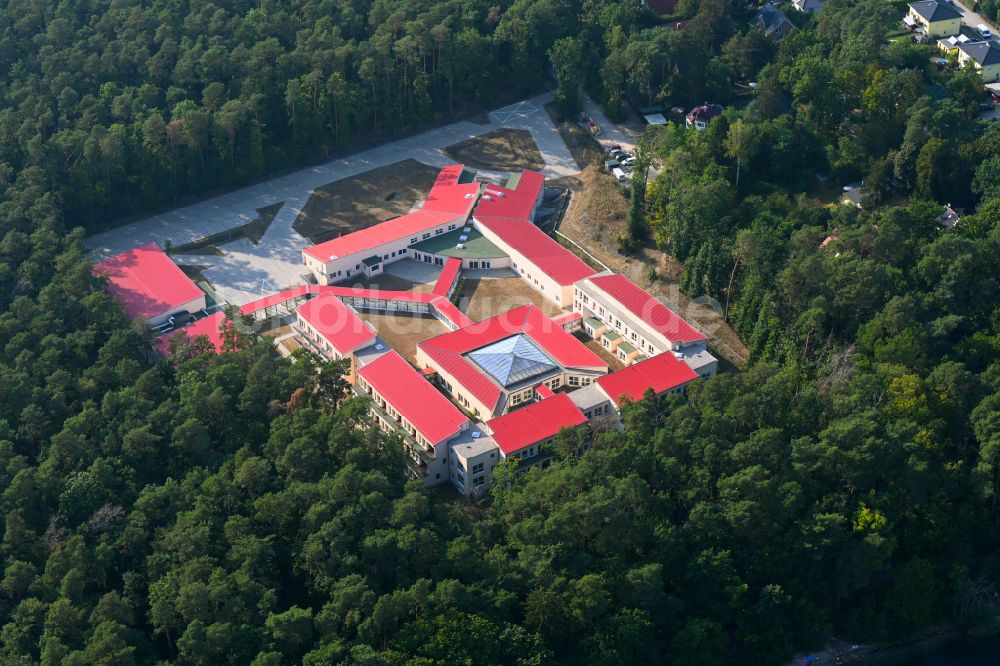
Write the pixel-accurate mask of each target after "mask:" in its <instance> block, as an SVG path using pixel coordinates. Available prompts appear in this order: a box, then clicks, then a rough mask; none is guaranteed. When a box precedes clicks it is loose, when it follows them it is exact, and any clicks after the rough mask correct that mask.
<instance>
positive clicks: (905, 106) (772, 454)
mask: <svg viewBox="0 0 1000 666" xmlns="http://www.w3.org/2000/svg"><path fill="white" fill-rule="evenodd" d="M737 4H739V5H740V7H735V6H734V5H733V3H729V2H727V1H726V0H701V1H700V2H688V1H686V0H682V2H681V3H680V5H679V9H678V18H687V19H690V20H689V21H688V23H687V24H686V25H685V26H684V29H683V30H680V31H678V30H675V29H673V28H672V27H669V26H666V25H658V24H657V22H656V20H655V19H654V18H653V17H652V15H651V14H649V13H648V12H647V11H645V10H644V9H642V8H641V7H640V6H639V4H638V3H636V2H632V1H631V0H620V1H619V0H586V1H585V2H582V3H580V2H569V1H559V0H532V1H527V0H517V1H516V2H513V3H509V2H501V3H499V4H492V3H486V2H477V1H476V0H448V1H444V2H430V1H429V0H422V1H418V2H405V3H404V2H397V1H395V0H385V1H380V2H373V3H367V2H364V3H363V2H353V3H351V2H347V1H342V0H337V1H333V2H295V3H290V4H288V3H285V4H281V3H270V2H265V3H249V4H240V3H233V2H222V3H220V4H198V3H192V2H188V3H158V2H153V3H139V2H134V1H133V0H117V1H116V2H115V3H106V2H99V1H95V2H90V3H87V2H84V3H68V2H62V3H47V4H46V3H25V2H14V3H7V4H6V5H4V6H3V7H2V8H0V70H2V71H3V72H4V73H5V78H4V79H3V81H2V83H0V490H2V492H0V526H2V532H0V534H2V538H0V658H2V659H3V660H6V661H9V662H10V663H37V662H41V663H43V664H131V663H141V664H153V663H157V662H160V661H169V662H178V663H204V664H217V663H233V664H250V663H252V664H257V665H265V664H285V663H300V662H301V663H305V664H316V665H318V664H331V663H345V664H346V663H352V664H354V663H364V664H402V663H416V664H497V663H504V664H526V665H528V664H531V665H533V664H548V663H566V664H571V663H587V664H619V663H629V662H631V663H664V664H677V665H678V666H680V665H682V664H683V665H685V666H688V665H693V664H706V665H709V664H718V663H723V662H732V663H748V664H768V663H782V662H783V661H784V660H786V659H787V658H788V657H789V656H790V655H791V654H792V652H793V651H794V650H796V649H800V648H811V647H813V646H815V645H816V644H817V643H818V642H819V641H821V640H822V639H823V638H824V637H825V636H828V635H831V634H835V635H839V636H847V637H850V638H851V639H852V640H856V641H885V640H894V639H900V638H905V637H908V636H912V635H913V634H914V633H916V632H919V631H920V630H921V629H923V628H925V627H927V626H928V625H931V624H934V623H939V622H949V623H954V624H957V625H960V626H977V627H982V626H983V625H984V624H988V620H989V618H990V617H993V616H995V614H996V608H995V607H994V606H993V604H995V598H996V597H995V590H996V587H997V585H998V583H1000V561H998V558H997V552H998V549H997V546H998V545H1000V543H998V531H997V520H998V511H1000V506H998V497H1000V354H998V350H1000V309H998V298H1000V296H998V290H1000V284H998V275H997V268H996V267H997V265H998V264H1000V185H998V173H1000V165H998V163H997V157H996V155H997V147H998V146H1000V131H998V130H997V129H995V128H992V127H987V126H985V125H984V124H982V123H978V122H977V121H976V119H975V116H976V113H977V108H976V104H977V100H978V84H977V82H975V81H974V80H973V79H971V77H970V75H969V73H968V72H958V73H955V72H943V73H942V72H938V71H936V70H933V69H930V68H929V62H928V59H927V56H928V53H929V52H927V51H923V50H921V48H919V47H915V46H912V45H909V44H907V43H889V42H888V41H887V40H886V39H885V36H886V35H885V31H886V30H887V29H888V27H889V26H890V25H891V24H892V22H893V21H894V20H895V18H896V17H897V15H898V8H896V9H894V8H893V5H890V4H886V3H882V2H878V1H877V0H862V1H860V2H853V1H850V0H829V2H827V4H826V7H825V8H824V10H823V11H822V12H820V14H819V15H818V16H816V17H802V16H795V17H793V18H794V19H795V21H796V22H797V23H798V24H800V25H799V27H798V28H797V29H796V30H794V31H793V32H792V33H790V34H789V35H788V36H787V37H786V38H785V39H784V40H782V41H781V42H780V43H777V44H776V43H774V42H771V41H768V40H766V39H764V38H763V36H762V35H761V34H759V33H758V32H757V31H754V30H751V29H750V28H749V27H748V26H749V17H750V15H751V13H752V12H751V11H749V10H744V9H743V8H742V3H737ZM549 59H551V63H552V64H553V65H554V69H555V73H556V74H557V75H558V78H559V81H558V86H559V87H558V89H557V93H558V95H557V97H558V101H559V102H560V104H561V105H562V107H563V108H564V110H565V111H571V110H573V109H574V108H575V104H577V103H579V92H580V89H579V88H578V87H577V84H579V85H580V86H582V87H583V89H584V90H587V91H589V92H590V93H591V94H592V95H593V96H594V97H595V98H596V99H598V100H600V101H601V102H603V103H604V104H605V105H606V107H607V108H608V110H609V112H611V113H612V114H616V113H619V112H621V109H622V105H623V104H624V103H625V100H630V101H632V102H633V103H635V104H640V105H642V104H647V103H654V102H655V103H659V104H664V105H666V106H667V107H669V106H671V105H674V104H679V105H684V106H690V105H691V104H694V103H700V102H702V101H705V100H707V99H711V100H715V101H719V102H725V103H727V104H728V106H729V108H728V109H727V112H726V114H725V115H724V116H723V117H721V118H720V119H718V120H716V121H714V122H713V123H712V124H711V125H710V127H709V129H708V130H706V131H705V132H700V133H696V132H688V131H685V130H683V129H682V128H679V127H676V126H668V127H667V128H665V129H663V130H662V131H659V132H652V133H651V134H650V135H649V136H648V137H647V138H646V139H644V141H643V151H644V152H643V155H642V158H643V164H645V163H646V161H649V162H650V163H653V164H654V165H655V172H654V171H651V174H653V175H651V177H650V179H649V181H648V183H644V185H645V186H644V187H642V185H637V186H636V187H642V190H641V191H635V192H633V193H632V194H631V201H632V203H631V209H630V216H629V226H628V229H627V230H626V231H627V233H628V234H631V235H630V236H629V237H628V238H627V239H626V240H628V241H629V242H628V243H624V244H623V249H630V248H633V247H638V246H639V245H641V244H643V243H646V244H651V243H656V244H657V246H658V247H660V248H662V249H663V250H664V251H668V252H670V253H671V254H673V255H674V256H675V257H676V258H677V259H679V260H681V261H683V262H684V264H685V274H684V277H683V281H682V286H683V288H684V289H685V290H686V291H687V292H688V294H689V295H691V296H698V295H703V294H707V295H711V296H714V297H716V298H717V299H718V300H719V301H720V302H723V303H724V304H725V308H726V314H727V315H728V317H729V320H730V322H731V323H732V325H733V326H734V327H735V328H736V329H737V330H738V331H739V332H740V333H741V334H742V335H743V336H744V337H745V339H746V340H747V342H748V344H749V346H750V347H751V350H752V358H751V361H750V363H749V364H748V366H747V367H746V368H743V369H740V370H738V371H732V372H725V373H722V374H720V375H719V376H718V377H716V378H714V379H711V380H708V381H705V382H699V383H697V384H695V385H693V386H691V388H690V389H689V390H688V393H687V396H685V397H680V396H676V397H672V398H671V399H670V400H669V401H667V402H666V403H657V402H655V401H652V400H645V401H641V402H638V403H636V404H634V405H631V406H629V407H628V408H627V410H626V414H625V421H626V424H625V425H626V427H625V431H624V433H621V434H619V433H602V434H600V435H598V436H597V438H596V440H595V442H594V448H593V450H591V451H589V452H587V453H586V454H584V455H582V456H573V455H563V452H568V451H571V450H575V449H576V448H578V445H579V439H578V437H579V433H574V432H567V433H564V434H563V435H562V440H561V441H560V442H558V443H557V444H556V446H555V447H554V451H555V452H556V454H557V461H556V462H555V463H554V464H553V465H552V466H551V467H550V468H549V469H547V470H544V471H541V470H532V471H530V472H528V473H526V474H516V473H510V474H507V473H506V472H507V471H508V470H504V469H500V470H499V472H500V473H501V475H502V477H503V478H505V479H506V480H507V481H509V483H508V484H506V485H505V484H500V485H499V487H498V488H497V490H496V491H495V493H494V497H493V498H492V501H491V502H489V503H485V504H470V505H467V504H464V503H461V502H459V501H458V500H457V499H456V498H455V496H454V495H453V494H452V493H450V492H447V491H430V490H426V489H424V488H422V487H421V486H420V485H419V484H417V483H414V482H406V481H405V479H404V476H403V474H402V470H403V467H404V463H403V459H402V451H401V447H400V444H399V442H398V441H397V440H396V439H395V437H393V436H390V435H386V434H385V433H383V432H382V431H381V430H379V429H377V428H375V427H373V426H372V425H371V424H370V423H369V421H368V417H367V407H366V405H365V404H364V403H363V402H362V401H361V400H359V399H357V398H349V397H347V396H346V394H345V393H344V383H343V380H342V379H341V378H340V377H341V375H342V373H343V370H344V368H343V367H342V366H339V365H324V364H320V363H318V362H317V361H316V360H315V359H313V358H311V357H309V356H307V355H302V356H299V357H298V358H297V362H296V363H288V362H286V361H283V360H280V359H278V358H276V357H275V356H274V355H272V354H271V353H269V348H268V345H267V344H266V343H264V342H255V341H254V340H252V339H248V338H244V337H243V336H241V335H233V336H232V339H231V340H230V341H229V343H228V345H227V347H228V348H229V349H230V351H227V352H225V353H223V354H220V355H214V354H205V353H202V352H204V351H205V349H204V346H203V345H199V344H194V345H186V346H185V345H182V346H181V348H179V349H177V350H176V353H175V355H174V357H173V360H172V361H170V362H168V361H163V360H158V359H151V358H150V357H148V356H147V354H146V352H145V350H146V349H147V345H146V342H147V340H146V335H147V334H146V333H145V332H143V331H141V330H140V329H139V328H137V327H136V326H135V325H133V324H132V323H130V322H128V321H127V320H126V319H125V317H124V314H123V313H122V311H121V310H120V308H119V307H118V306H117V305H116V304H115V303H114V302H113V301H112V299H111V298H110V296H109V295H108V294H107V293H106V292H105V291H103V290H102V289H101V288H100V285H99V283H98V281H96V280H95V279H94V278H93V277H91V275H90V264H89V262H88V261H87V259H86V257H85V255H84V252H83V249H82V244H81V238H82V236H83V230H81V229H79V228H75V227H77V225H78V224H83V225H86V226H88V227H94V226H96V225H100V224H103V223H104V222H105V221H106V220H107V219H108V218H110V217H113V216H117V215H121V214H126V213H131V212H137V211H145V210H149V209H151V208H154V207H157V206H161V205H166V204H170V203H171V202H172V201H174V200H175V199H177V198H178V197H183V196H186V195H191V194H198V193H200V192H204V191H206V190H208V189H211V188H217V187H225V186H231V185H234V184H237V183H241V182H245V181H247V180H249V179H252V178H255V177H258V176H260V175H262V174H264V173H266V172H268V171H270V170H273V169H279V168H283V167H285V166H288V165H293V164H299V163H301V162H303V161H304V160H308V159H311V158H313V157H316V156H318V155H321V154H324V153H326V152H328V151H331V150H337V149H339V148H342V147H345V146H348V145H350V144H351V143H352V142H354V141H356V140H358V139H359V138H361V137H370V136H376V135H383V136H384V135H386V134H388V133H391V132H394V131H398V130H400V129H402V128H406V127H411V126H413V125H416V124H419V123H423V122H429V121H434V120H436V119H439V118H441V119H443V118H445V117H447V116H449V115H450V114H452V113H456V112H457V111H458V110H460V109H468V108H479V107H481V106H483V105H488V104H489V103H491V102H492V101H495V100H497V99H500V98H501V96H502V95H504V94H507V93H508V92H510V91H513V93H526V92H529V91H532V90H535V89H537V88H538V87H539V86H541V85H544V83H545V81H544V76H545V74H544V73H545V72H546V71H547V70H548V69H549ZM746 80H754V81H756V82H757V83H758V86H757V87H756V93H755V95H753V96H752V99H751V98H750V97H747V96H744V95H742V93H740V92H739V91H742V90H745V89H743V88H737V87H734V85H733V83H734V82H741V81H746ZM737 173H738V174H739V176H738V177H737ZM655 174H659V175H655ZM817 175H821V176H823V177H825V178H827V179H828V182H829V183H832V187H831V186H827V185H823V183H821V182H820V181H819V180H818V179H817V178H816V176H817ZM862 177H864V178H865V195H866V200H865V208H864V209H863V210H862V209H857V208H854V207H847V206H841V205H833V206H828V205H826V204H827V203H828V202H829V201H830V200H832V199H834V198H835V197H834V195H835V194H836V192H837V190H838V188H839V186H840V184H842V183H844V182H848V181H850V180H853V179H860V178H862ZM637 181H638V182H639V183H643V179H641V178H639V179H637ZM946 203H951V204H953V205H955V206H964V207H965V215H964V217H963V218H962V221H961V222H960V224H959V226H958V228H957V229H955V230H944V229H941V228H939V224H938V217H939V215H940V213H941V210H942V206H943V204H946Z"/></svg>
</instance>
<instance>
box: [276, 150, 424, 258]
mask: <svg viewBox="0 0 1000 666" xmlns="http://www.w3.org/2000/svg"><path fill="white" fill-rule="evenodd" d="M438 171H440V169H438V168H437V167H432V166H428V165H426V164H424V163H422V162H418V161H417V160H414V159H408V160H403V161H401V162H395V163H393V164H389V165H386V166H384V167H379V168H377V169H372V170H371V171H365V172H364V173H360V174H358V175H356V176H352V177H350V178H344V179H342V180H337V181H334V182H332V183H327V184H326V185H323V186H321V187H317V188H316V189H315V190H313V193H312V195H310V197H309V200H308V201H306V205H305V207H304V208H303V209H302V212H301V213H299V217H298V219H297V220H295V223H294V224H293V225H292V228H293V229H295V231H297V232H299V234H300V235H302V236H304V237H305V238H308V239H309V240H310V241H311V242H312V243H322V242H323V241H327V240H329V239H331V238H335V237H337V236H339V235H341V234H346V233H350V232H352V231H357V230H358V229H364V228H365V227H370V226H372V225H374V224H378V223H380V222H385V221H386V220H390V219H392V218H394V217H399V216H400V215H405V214H407V213H409V212H410V209H411V208H413V204H415V203H416V202H417V201H419V200H421V199H423V198H424V197H426V196H427V192H428V190H430V188H431V186H432V185H433V184H434V180H435V179H436V178H437V175H438Z"/></svg>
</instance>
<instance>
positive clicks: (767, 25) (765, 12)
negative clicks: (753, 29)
mask: <svg viewBox="0 0 1000 666" xmlns="http://www.w3.org/2000/svg"><path fill="white" fill-rule="evenodd" d="M753 23H754V25H755V26H757V27H758V28H760V29H762V30H763V31H764V33H765V34H767V35H771V34H773V33H774V32H775V31H776V30H779V29H780V28H781V26H782V25H783V24H786V23H787V24H788V25H791V23H792V22H791V21H789V20H788V17H787V16H785V15H784V14H783V13H781V10H780V9H778V8H777V7H775V6H774V5H772V4H771V3H768V4H766V5H764V6H763V7H761V8H760V11H759V12H757V14H756V16H754V17H753Z"/></svg>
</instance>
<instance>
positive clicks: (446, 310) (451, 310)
mask: <svg viewBox="0 0 1000 666" xmlns="http://www.w3.org/2000/svg"><path fill="white" fill-rule="evenodd" d="M431 307H432V308H434V309H435V310H437V311H438V314H440V315H441V316H442V317H444V318H445V319H447V320H448V321H450V322H451V323H452V324H454V325H455V326H457V327H458V328H464V327H465V326H472V324H474V323H475V322H474V321H472V320H471V319H469V318H468V317H467V316H466V315H465V313H464V312H462V311H461V310H459V309H458V308H457V307H456V306H455V304H454V303H452V302H451V301H449V300H448V299H447V298H444V297H441V298H436V299H434V300H433V301H431Z"/></svg>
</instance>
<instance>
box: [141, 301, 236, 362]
mask: <svg viewBox="0 0 1000 666" xmlns="http://www.w3.org/2000/svg"><path fill="white" fill-rule="evenodd" d="M225 319H226V317H225V315H224V314H223V313H222V312H216V313H215V314H211V315H209V316H207V317H205V318H203V319H199V320H198V321H196V322H194V323H192V324H190V325H189V326H185V327H184V328H178V329H176V330H173V331H170V332H169V333H164V334H163V335H161V336H160V337H158V338H156V340H154V341H153V345H154V346H155V347H156V350H157V351H158V352H160V353H161V354H163V355H164V356H169V355H170V340H171V338H173V337H174V336H175V335H184V336H187V337H189V338H191V339H192V340H193V339H194V338H197V337H198V336H201V335H204V336H206V337H208V341H209V342H211V343H212V346H213V347H215V351H216V352H221V351H222V324H223V322H224V321H225Z"/></svg>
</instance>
